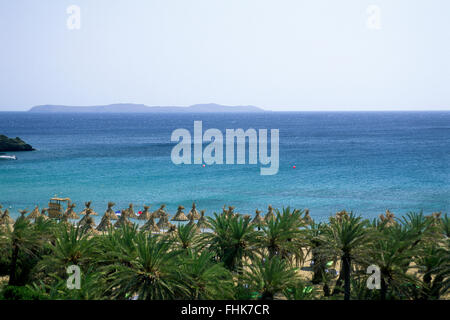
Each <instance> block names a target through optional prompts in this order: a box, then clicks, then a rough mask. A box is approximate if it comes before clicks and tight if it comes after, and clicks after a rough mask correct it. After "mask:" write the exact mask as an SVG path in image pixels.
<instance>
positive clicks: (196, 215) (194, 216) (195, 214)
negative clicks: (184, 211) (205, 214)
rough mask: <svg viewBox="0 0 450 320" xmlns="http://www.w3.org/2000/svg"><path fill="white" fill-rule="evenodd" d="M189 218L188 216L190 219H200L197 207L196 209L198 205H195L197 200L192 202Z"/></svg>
mask: <svg viewBox="0 0 450 320" xmlns="http://www.w3.org/2000/svg"><path fill="white" fill-rule="evenodd" d="M191 217H192V218H191ZM187 218H188V219H189V220H191V219H193V220H198V219H200V213H198V211H197V209H196V207H195V202H194V203H192V209H191V211H189V213H188V215H187Z"/></svg>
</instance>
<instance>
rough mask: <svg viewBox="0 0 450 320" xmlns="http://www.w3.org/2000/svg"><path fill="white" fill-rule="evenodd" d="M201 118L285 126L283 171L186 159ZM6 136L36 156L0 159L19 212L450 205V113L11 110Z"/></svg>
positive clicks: (0, 192) (228, 125) (231, 124)
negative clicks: (186, 142)
mask: <svg viewBox="0 0 450 320" xmlns="http://www.w3.org/2000/svg"><path fill="white" fill-rule="evenodd" d="M194 121H202V124H203V130H204V131H205V130H206V129H209V128H216V129H219V130H221V132H223V133H224V135H225V130H226V129H239V128H242V129H244V130H247V129H249V128H253V129H256V130H258V129H268V130H269V131H270V129H279V162H280V163H279V171H278V173H277V174H275V175H261V174H260V167H261V165H260V164H256V165H255V164H248V163H247V164H241V165H238V164H234V165H232V164H222V165H218V164H214V165H203V164H190V165H188V164H180V165H176V164H174V163H173V162H172V160H171V152H172V149H173V147H174V146H175V145H176V142H172V141H171V135H172V132H173V131H174V130H175V129H180V128H184V129H187V130H189V131H190V132H191V134H192V133H193V127H194ZM0 134H5V135H7V136H9V137H16V136H18V137H20V138H22V139H23V140H25V141H26V142H27V143H29V144H31V145H32V146H33V147H34V148H35V149H36V151H32V152H13V153H7V154H15V155H16V156H17V157H18V160H17V161H14V160H1V161H0V203H1V204H2V205H3V208H4V209H5V208H9V209H10V211H11V215H12V216H13V217H17V216H18V215H19V214H18V210H20V209H28V210H32V209H33V208H34V206H36V205H38V206H39V207H40V208H43V207H47V206H48V202H49V199H50V198H52V197H54V196H58V197H69V198H70V199H71V200H72V202H74V203H75V204H76V208H75V209H76V210H75V211H81V210H83V208H84V202H86V201H92V206H91V207H92V208H93V209H94V210H95V211H96V212H98V213H100V214H103V213H104V212H105V210H106V208H107V203H108V201H113V202H115V203H116V206H115V207H114V209H115V210H120V209H124V208H127V207H128V205H129V204H130V203H132V204H133V205H134V208H135V211H136V212H138V211H140V210H142V207H143V205H144V204H145V205H151V210H156V209H157V208H158V207H159V206H160V205H161V204H166V205H167V211H168V212H169V213H170V214H174V213H175V212H176V209H177V207H178V206H179V205H183V206H184V207H185V208H186V209H185V213H187V212H188V210H189V208H190V207H191V206H192V203H193V202H195V203H196V204H197V208H198V209H204V210H206V215H212V214H213V213H214V212H221V211H222V207H223V206H224V205H226V206H234V207H235V212H239V213H243V214H252V215H253V214H254V212H255V210H256V209H259V210H261V211H262V212H263V214H264V213H266V212H267V207H268V206H269V205H272V206H273V207H275V208H280V209H281V208H282V207H288V206H290V207H291V208H298V209H305V208H308V209H309V210H310V214H311V216H312V217H313V218H314V219H315V220H317V221H325V220H327V219H328V218H329V217H330V216H331V215H334V214H335V213H336V212H337V211H340V210H344V209H345V210H347V211H353V212H355V213H356V214H359V215H362V216H363V217H364V218H369V219H373V218H375V217H377V216H378V215H380V214H381V213H384V212H385V210H386V209H389V210H390V211H392V212H394V213H395V214H396V215H397V216H398V217H401V216H402V215H404V214H405V213H407V212H411V211H415V212H419V211H423V212H424V213H425V214H430V213H432V212H436V211H442V212H448V211H449V209H450V112H439V111H434V112H261V113H198V114H194V113H167V114H162V113H146V114H127V113H123V114H119V113H117V114H110V113H33V112H0ZM247 150H248V146H247ZM224 154H225V152H224ZM247 162H248V161H247ZM4 209H3V210H4ZM96 219H97V222H98V221H99V219H100V217H97V218H96Z"/></svg>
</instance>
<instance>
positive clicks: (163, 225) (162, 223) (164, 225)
mask: <svg viewBox="0 0 450 320" xmlns="http://www.w3.org/2000/svg"><path fill="white" fill-rule="evenodd" d="M169 217H170V215H169V214H168V213H166V214H164V215H161V217H160V218H159V221H158V223H157V224H156V225H157V226H158V228H160V229H163V230H164V229H168V228H170V226H171V223H170V222H169Z"/></svg>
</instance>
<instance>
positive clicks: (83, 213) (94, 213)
mask: <svg viewBox="0 0 450 320" xmlns="http://www.w3.org/2000/svg"><path fill="white" fill-rule="evenodd" d="M91 204H92V201H87V202H85V203H84V205H85V206H86V208H85V209H84V210H83V211H81V212H80V214H81V215H85V214H87V212H88V211H89V214H90V215H91V216H97V215H98V213H97V212H95V211H94V210H93V209H92V208H91Z"/></svg>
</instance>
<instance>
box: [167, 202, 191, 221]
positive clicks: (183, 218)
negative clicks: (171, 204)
mask: <svg viewBox="0 0 450 320" xmlns="http://www.w3.org/2000/svg"><path fill="white" fill-rule="evenodd" d="M183 209H184V207H183V206H178V210H177V213H175V215H174V216H173V218H172V220H171V221H183V222H184V221H188V220H189V219H188V217H186V215H185V214H184V212H183ZM189 214H191V213H190V212H189ZM188 216H189V215H188Z"/></svg>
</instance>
